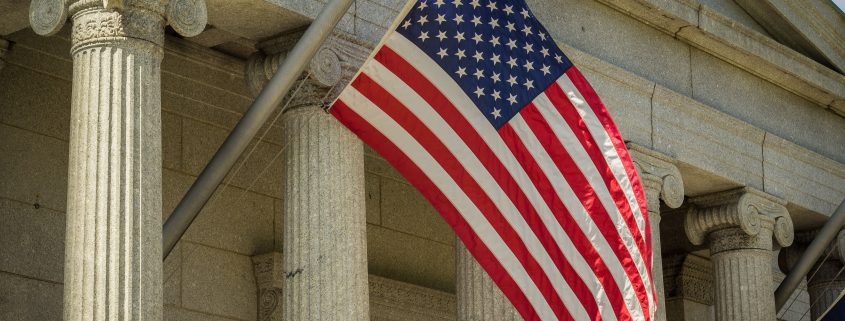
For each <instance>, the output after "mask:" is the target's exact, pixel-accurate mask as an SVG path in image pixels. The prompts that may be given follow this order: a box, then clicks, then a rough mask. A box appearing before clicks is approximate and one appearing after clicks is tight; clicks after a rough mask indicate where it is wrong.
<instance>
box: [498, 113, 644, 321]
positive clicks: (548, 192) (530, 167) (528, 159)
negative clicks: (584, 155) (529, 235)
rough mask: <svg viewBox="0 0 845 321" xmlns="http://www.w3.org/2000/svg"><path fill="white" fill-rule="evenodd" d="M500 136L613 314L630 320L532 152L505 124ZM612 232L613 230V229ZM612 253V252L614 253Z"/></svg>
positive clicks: (605, 271)
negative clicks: (591, 274)
mask: <svg viewBox="0 0 845 321" xmlns="http://www.w3.org/2000/svg"><path fill="white" fill-rule="evenodd" d="M499 135H500V136H501V137H502V139H503V140H504V142H505V144H506V145H507V146H508V148H510V150H511V151H512V152H513V154H514V155H515V156H516V158H517V160H518V161H519V163H520V165H522V167H523V168H525V171H526V172H527V173H528V175H529V177H531V181H532V182H533V183H534V185H535V186H536V187H537V189H538V190H539V191H540V194H541V195H542V197H543V199H545V201H546V203H547V204H548V205H549V208H551V210H552V212H553V213H557V214H558V215H556V217H555V218H556V219H557V220H558V222H559V223H560V225H561V227H563V229H564V230H566V231H567V234H568V235H569V236H570V239H572V241H573V243H574V244H575V246H576V247H577V248H578V252H581V254H582V255H583V256H584V259H585V260H586V261H587V263H588V264H590V268H592V269H593V270H594V271H595V272H596V276H597V278H598V279H599V282H601V284H602V287H603V288H604V290H605V293H606V294H607V297H608V300H610V304H611V306H613V309H614V311H616V315H617V319H619V320H632V317H631V312H630V311H628V307H627V305H625V299H624V297H623V296H622V292H621V290H620V289H619V287H618V286H617V284H616V280H615V279H614V278H613V275H612V274H611V273H610V269H609V268H608V267H607V264H606V263H605V262H604V260H602V258H601V256H600V255H599V253H598V251H596V249H595V248H594V247H593V243H592V242H591V241H590V239H589V238H588V237H587V235H586V234H585V233H584V231H583V230H582V229H581V228H580V227H579V226H578V225H577V223H575V218H574V217H573V216H572V213H571V212H569V210H568V209H567V208H566V206H565V205H564V204H563V201H562V200H561V199H560V197H558V195H557V193H556V192H555V187H554V185H552V183H551V181H550V180H549V179H548V177H547V176H546V175H545V174H544V173H543V170H542V169H540V166H539V165H538V164H537V161H536V160H535V159H534V157H532V156H531V152H529V151H528V148H527V147H525V145H524V144H523V143H522V141H521V140H520V139H519V137H518V134H517V133H516V131H514V129H513V127H511V125H510V124H505V126H502V127H501V128H499ZM597 225H598V223H597ZM599 228H601V227H599ZM613 230H615V228H614V229H613ZM613 250H614V253H615V252H616V250H615V249H613ZM620 263H621V262H620Z"/></svg>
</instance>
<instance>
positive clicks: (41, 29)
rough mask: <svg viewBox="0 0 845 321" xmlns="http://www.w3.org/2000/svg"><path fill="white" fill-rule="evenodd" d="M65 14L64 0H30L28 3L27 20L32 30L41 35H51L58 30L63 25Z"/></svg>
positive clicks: (65, 19) (65, 18)
mask: <svg viewBox="0 0 845 321" xmlns="http://www.w3.org/2000/svg"><path fill="white" fill-rule="evenodd" d="M67 16H68V8H67V4H66V3H65V0H32V2H30V4H29V22H30V24H31V25H32V30H34V31H35V33H37V34H39V35H42V36H52V35H54V34H56V33H57V32H59V30H61V29H62V26H64V25H65V21H67Z"/></svg>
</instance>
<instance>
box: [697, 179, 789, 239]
mask: <svg viewBox="0 0 845 321" xmlns="http://www.w3.org/2000/svg"><path fill="white" fill-rule="evenodd" d="M691 201H692V203H693V204H694V206H692V207H691V208H690V210H689V211H688V212H687V217H686V220H685V222H684V229H685V232H686V234H687V237H688V238H689V240H690V242H692V243H693V244H695V245H701V244H703V243H704V242H705V241H706V237H707V235H708V234H709V233H710V232H713V231H716V230H720V229H725V228H738V229H740V230H742V231H743V232H744V233H745V234H746V235H749V236H755V235H758V234H759V233H760V230H761V229H762V228H763V227H764V226H765V225H764V224H763V222H762V220H763V219H767V220H773V221H774V224H773V225H772V228H773V231H772V234H773V238H774V240H775V241H777V245H779V246H782V247H785V246H789V245H791V244H792V242H793V240H794V237H795V234H794V231H793V225H792V219H791V218H790V216H789V212H788V211H787V210H786V207H785V206H784V205H785V202H784V201H783V200H780V199H778V198H775V197H773V196H771V195H768V194H765V193H763V192H760V191H758V190H756V189H753V188H749V187H743V188H738V189H734V190H730V191H725V192H720V193H714V194H710V195H705V196H700V197H696V198H693V199H692V200H691Z"/></svg>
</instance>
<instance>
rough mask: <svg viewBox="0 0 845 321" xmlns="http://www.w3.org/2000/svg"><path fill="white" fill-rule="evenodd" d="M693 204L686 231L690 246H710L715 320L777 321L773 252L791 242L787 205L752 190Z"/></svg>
mask: <svg viewBox="0 0 845 321" xmlns="http://www.w3.org/2000/svg"><path fill="white" fill-rule="evenodd" d="M692 202H693V204H695V206H694V207H693V208H691V209H690V211H689V212H688V213H687V217H686V221H685V222H684V228H685V230H686V234H687V237H689V239H690V241H691V242H692V243H693V244H696V245H700V244H703V243H707V244H708V245H709V247H710V256H711V262H712V264H713V273H714V280H715V282H714V283H715V284H714V286H715V287H714V293H715V301H716V320H717V321H735V320H744V321H764V320H765V321H770V320H775V319H776V311H775V298H774V291H773V287H772V259H773V255H774V252H773V250H775V249H777V248H779V247H781V246H789V245H791V244H792V241H793V239H794V234H793V227H792V220H791V218H790V217H789V213H788V212H787V211H786V208H785V207H784V204H785V202H783V201H782V200H779V199H777V198H775V197H773V196H771V195H768V194H765V193H763V192H760V191H758V190H755V189H752V188H740V189H735V190H730V191H725V192H720V193H714V194H710V195H705V196H700V197H696V198H693V199H692ZM775 241H776V242H777V243H776V244H775Z"/></svg>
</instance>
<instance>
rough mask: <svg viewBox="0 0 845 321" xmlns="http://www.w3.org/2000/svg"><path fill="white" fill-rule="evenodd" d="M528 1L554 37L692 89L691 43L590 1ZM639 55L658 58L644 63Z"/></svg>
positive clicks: (663, 82) (664, 81) (672, 85)
mask: <svg viewBox="0 0 845 321" xmlns="http://www.w3.org/2000/svg"><path fill="white" fill-rule="evenodd" d="M528 5H529V7H531V9H532V11H533V12H534V13H535V14H536V15H537V18H538V19H540V21H541V22H542V23H543V25H544V26H545V27H546V28H547V29H548V30H549V33H550V34H551V36H552V37H553V38H554V39H555V40H556V41H558V42H562V43H566V44H567V45H569V46H572V47H575V48H577V49H579V50H581V51H584V52H587V53H589V54H591V55H594V56H596V57H598V58H600V59H602V60H605V61H607V62H610V63H612V64H614V65H616V66H619V67H621V68H624V69H625V70H628V71H630V72H633V73H634V74H637V75H639V76H641V77H643V78H646V79H649V80H652V81H654V82H656V83H658V84H660V85H662V86H664V87H667V88H671V89H672V90H674V91H677V92H680V93H683V94H691V91H690V84H689V77H690V61H689V46H688V45H686V44H684V43H682V42H679V41H677V40H676V39H673V38H672V37H671V36H670V35H667V34H665V33H662V32H660V31H658V30H655V29H654V28H651V27H649V26H647V25H644V24H642V23H640V22H638V21H636V20H635V19H633V18H631V17H630V16H627V15H625V14H623V13H620V12H618V11H616V10H613V9H611V8H609V7H607V6H604V5H602V4H599V3H595V2H593V1H577V0H549V1H537V0H533V1H528ZM559 8H566V10H560V9H559ZM642 57H649V59H653V60H655V61H660V62H661V63H659V64H647V63H646V64H644V63H642Z"/></svg>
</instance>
